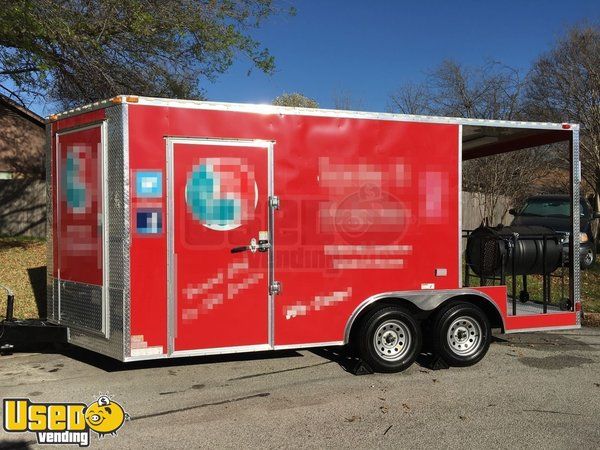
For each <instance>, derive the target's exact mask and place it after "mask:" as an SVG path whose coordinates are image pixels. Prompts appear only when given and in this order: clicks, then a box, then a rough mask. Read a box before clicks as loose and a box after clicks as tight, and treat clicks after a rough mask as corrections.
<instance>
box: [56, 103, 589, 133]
mask: <svg viewBox="0 0 600 450" xmlns="http://www.w3.org/2000/svg"><path fill="white" fill-rule="evenodd" d="M121 103H129V104H137V105H146V106H167V107H179V108H190V109H205V110H218V111H236V112H246V113H255V114H256V113H258V114H282V115H301V116H316V117H338V118H344V119H345V118H348V119H371V120H392V121H399V122H427V123H439V124H452V125H467V126H469V125H470V126H486V127H504V128H529V129H546V130H547V129H551V130H563V131H567V130H573V131H575V130H579V124H576V123H554V122H524V121H513V120H497V119H471V118H462V117H442V116H425V115H412V114H395V113H384V112H371V111H347V110H337V109H322V108H296V107H289V106H275V105H269V104H253V103H227V102H214V101H203V100H182V99H168V98H158V97H138V96H134V95H119V96H116V97H113V98H111V99H106V100H101V101H98V102H94V103H90V104H88V105H84V106H80V107H77V108H73V109H70V110H67V111H64V112H61V113H57V114H52V115H50V116H48V117H47V118H46V121H47V122H54V121H56V120H60V119H64V118H66V117H71V116H74V115H78V114H83V113H86V112H90V111H94V110H96V109H101V108H105V107H107V106H112V105H114V104H121Z"/></svg>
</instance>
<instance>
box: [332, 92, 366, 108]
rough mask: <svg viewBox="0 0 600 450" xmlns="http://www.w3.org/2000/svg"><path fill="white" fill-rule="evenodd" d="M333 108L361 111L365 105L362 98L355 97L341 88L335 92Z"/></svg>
mask: <svg viewBox="0 0 600 450" xmlns="http://www.w3.org/2000/svg"><path fill="white" fill-rule="evenodd" d="M333 109H341V110H345V111H360V110H362V109H364V106H363V102H362V100H361V99H357V98H355V97H354V96H353V95H352V94H351V93H350V92H349V91H346V90H339V91H335V92H334V93H333Z"/></svg>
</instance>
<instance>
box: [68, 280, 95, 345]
mask: <svg viewBox="0 0 600 450" xmlns="http://www.w3.org/2000/svg"><path fill="white" fill-rule="evenodd" d="M60 323H61V324H63V325H67V326H69V327H73V328H81V329H86V330H89V331H91V332H97V333H100V334H102V286H96V285H93V284H86V283H75V282H72V281H65V280H62V281H60Z"/></svg>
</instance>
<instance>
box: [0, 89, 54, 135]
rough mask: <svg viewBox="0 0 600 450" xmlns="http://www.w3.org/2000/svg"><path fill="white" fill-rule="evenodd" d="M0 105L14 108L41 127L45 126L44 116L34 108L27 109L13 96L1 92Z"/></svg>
mask: <svg viewBox="0 0 600 450" xmlns="http://www.w3.org/2000/svg"><path fill="white" fill-rule="evenodd" d="M0 105H4V106H6V107H8V108H10V109H12V110H13V111H15V112H16V113H18V114H19V115H21V116H23V117H25V118H26V119H28V120H30V121H31V122H33V123H35V124H37V125H39V126H40V127H44V126H45V121H44V118H43V117H41V116H38V115H37V114H36V113H34V112H33V111H32V110H30V109H27V108H26V107H25V106H23V105H20V104H19V103H17V102H15V101H14V100H12V99H11V98H9V97H7V96H6V95H3V94H0Z"/></svg>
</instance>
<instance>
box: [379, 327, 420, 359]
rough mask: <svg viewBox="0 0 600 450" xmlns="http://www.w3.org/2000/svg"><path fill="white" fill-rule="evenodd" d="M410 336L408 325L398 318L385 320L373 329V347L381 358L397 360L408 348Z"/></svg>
mask: <svg viewBox="0 0 600 450" xmlns="http://www.w3.org/2000/svg"><path fill="white" fill-rule="evenodd" d="M411 341H412V337H411V334H410V331H409V329H408V327H407V326H406V325H405V324H404V323H402V322H401V321H399V320H396V319H393V320H386V321H385V322H383V323H382V324H381V325H379V326H378V327H377V330H375V334H374V335H373V348H374V349H375V352H376V353H377V356H379V357H380V358H381V359H385V360H386V361H398V360H399V359H401V358H402V357H403V356H404V355H405V354H406V353H407V352H408V350H409V348H410V344H411Z"/></svg>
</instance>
